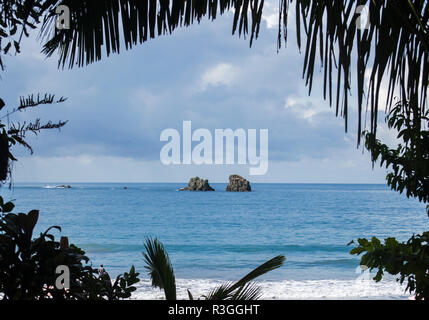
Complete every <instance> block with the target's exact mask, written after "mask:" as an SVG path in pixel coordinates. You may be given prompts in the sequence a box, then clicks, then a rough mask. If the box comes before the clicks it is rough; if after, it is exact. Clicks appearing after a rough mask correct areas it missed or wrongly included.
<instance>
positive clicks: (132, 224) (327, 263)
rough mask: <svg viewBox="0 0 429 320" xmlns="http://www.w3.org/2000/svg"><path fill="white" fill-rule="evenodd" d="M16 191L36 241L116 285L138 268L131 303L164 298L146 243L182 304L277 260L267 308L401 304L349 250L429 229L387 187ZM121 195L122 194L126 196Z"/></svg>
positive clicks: (387, 283)
mask: <svg viewBox="0 0 429 320" xmlns="http://www.w3.org/2000/svg"><path fill="white" fill-rule="evenodd" d="M70 185H71V186H72V188H71V189H57V188H54V186H55V185H53V184H19V183H17V184H15V185H14V187H13V189H12V190H8V189H7V188H5V187H2V188H1V189H0V192H1V195H2V196H3V197H4V198H5V200H10V199H16V200H15V204H16V210H15V211H16V212H17V211H19V212H27V211H28V210H31V209H39V210H40V219H39V224H38V226H37V230H36V232H41V231H43V230H44V229H46V228H47V227H49V226H51V225H60V226H61V227H62V232H61V233H57V236H58V237H59V236H61V235H65V236H68V237H69V239H70V242H72V243H74V244H76V245H78V246H80V247H81V248H83V249H84V250H85V251H86V253H87V255H88V256H89V257H90V258H91V260H92V262H93V265H94V266H95V267H98V265H99V264H104V266H105V268H106V269H107V271H108V272H109V273H110V274H111V275H112V276H115V275H117V274H119V273H122V272H125V271H128V270H129V268H130V266H131V265H135V267H136V269H137V271H139V272H141V278H142V281H141V283H140V284H139V289H138V291H137V293H136V294H135V295H134V298H142V299H143V298H148V299H152V298H161V297H162V293H161V292H160V291H158V290H156V289H152V288H151V287H150V282H149V280H148V276H147V275H146V273H145V270H144V263H143V258H142V254H141V252H142V251H143V242H144V240H145V238H147V237H157V238H159V239H160V240H161V241H162V242H163V243H164V244H165V247H166V249H167V251H168V253H169V255H170V259H171V261H172V263H173V266H174V270H175V274H176V278H177V284H178V289H179V297H181V296H182V297H185V296H186V289H190V290H191V291H192V292H193V293H194V295H198V294H204V293H207V291H209V290H210V289H211V288H212V287H214V286H216V285H218V284H219V283H222V282H224V281H228V280H234V279H238V278H239V277H241V276H243V275H244V274H245V273H247V272H249V271H250V270H251V269H252V268H254V267H256V266H258V265H259V264H261V263H263V262H265V261H266V260H268V259H270V258H272V257H274V256H276V255H279V254H283V255H285V256H286V263H285V265H284V266H283V267H282V268H280V269H278V270H275V271H272V272H270V273H268V274H267V275H265V276H264V277H262V278H261V285H262V287H263V289H264V296H263V297H264V298H266V299H288V298H298V299H300V298H316V299H318V298H347V299H349V298H369V299H371V298H407V296H408V295H406V294H404V288H403V287H400V286H399V285H397V284H396V282H395V281H394V279H393V278H389V279H386V280H384V281H382V282H381V283H378V284H375V283H373V282H372V281H365V279H366V277H365V274H362V273H361V269H360V268H359V258H358V257H356V256H351V255H350V254H349V251H350V249H351V247H350V246H347V243H348V242H349V241H351V240H353V239H357V238H359V237H371V236H377V237H381V238H384V237H388V236H395V237H397V238H399V239H401V240H406V239H408V238H409V237H410V236H411V235H412V234H413V233H419V232H422V231H424V230H427V229H428V218H427V216H426V213H425V205H424V204H422V203H419V202H418V201H416V200H414V199H407V198H406V197H405V196H403V195H399V194H398V193H396V192H393V191H390V190H389V189H388V187H386V186H385V185H357V184H353V185H352V184H350V185H347V184H253V185H252V188H253V191H252V192H250V193H230V192H225V191H224V190H225V187H226V184H216V183H215V184H212V186H213V187H214V188H215V189H216V191H215V192H179V191H177V190H178V189H179V188H180V187H183V186H185V185H186V183H167V184H165V183H141V184H125V183H121V184H105V183H103V184H98V183H91V184H88V183H82V184H79V183H72V184H70ZM124 186H126V187H127V189H124Z"/></svg>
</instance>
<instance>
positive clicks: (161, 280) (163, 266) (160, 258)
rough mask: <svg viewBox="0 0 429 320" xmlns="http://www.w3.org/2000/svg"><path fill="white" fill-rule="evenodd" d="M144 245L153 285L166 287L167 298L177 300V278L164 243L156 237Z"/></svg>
mask: <svg viewBox="0 0 429 320" xmlns="http://www.w3.org/2000/svg"><path fill="white" fill-rule="evenodd" d="M144 247H145V249H146V253H144V252H143V256H144V260H145V262H146V266H145V268H146V269H147V270H148V274H149V275H150V277H151V280H152V286H153V287H157V288H160V289H164V293H165V299H166V300H176V279H175V277H174V270H173V267H172V265H171V262H170V258H169V257H168V254H167V252H166V251H165V249H164V245H163V244H162V243H161V242H160V241H159V240H158V239H156V238H155V239H151V238H148V239H147V240H146V242H145V244H144Z"/></svg>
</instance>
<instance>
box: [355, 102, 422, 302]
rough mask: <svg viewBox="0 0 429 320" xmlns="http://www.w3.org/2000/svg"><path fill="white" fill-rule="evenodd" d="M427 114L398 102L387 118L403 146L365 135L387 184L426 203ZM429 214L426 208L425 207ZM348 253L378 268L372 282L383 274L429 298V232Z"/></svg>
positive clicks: (361, 243) (363, 242) (364, 243)
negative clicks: (391, 276) (385, 172)
mask: <svg viewBox="0 0 429 320" xmlns="http://www.w3.org/2000/svg"><path fill="white" fill-rule="evenodd" d="M428 115H429V112H428V111H426V113H422V112H421V111H420V109H419V108H416V107H415V106H413V105H412V104H410V103H408V102H404V103H397V104H396V106H395V107H394V108H393V109H392V111H391V112H390V113H389V115H388V117H387V123H388V126H389V128H391V129H395V130H396V131H397V132H398V135H397V137H398V139H399V140H402V141H403V143H402V144H399V146H398V147H397V148H396V149H391V148H389V146H387V145H386V144H383V143H382V142H381V141H380V140H378V139H376V138H375V136H374V135H373V134H372V133H369V132H367V133H366V134H365V146H366V148H367V149H368V150H370V151H371V152H372V157H373V161H377V160H379V161H380V164H381V165H382V166H383V165H384V166H386V168H389V169H390V170H391V171H390V172H389V173H388V174H387V184H388V185H389V186H390V187H391V188H392V189H393V190H395V191H399V192H401V193H402V192H403V191H404V190H406V195H407V197H415V198H418V199H419V200H420V201H423V202H425V203H428V202H429V131H428V126H429V118H428ZM426 209H427V213H428V215H429V205H427V206H426ZM350 253H351V254H357V255H359V254H363V256H362V258H361V265H365V266H367V267H369V268H370V269H377V274H376V275H375V277H374V280H376V281H380V280H381V279H382V277H383V275H384V273H385V272H387V273H390V274H392V275H397V276H399V277H398V278H397V280H398V281H399V282H400V283H401V284H402V283H404V282H406V284H407V285H406V290H408V291H409V292H410V293H412V294H415V295H416V299H425V300H427V299H429V232H424V233H422V234H421V235H419V234H418V235H413V236H412V237H411V238H410V239H409V240H408V241H406V242H398V241H397V240H396V239H395V238H392V237H390V238H387V239H385V240H384V243H382V242H381V241H380V240H379V239H377V238H376V237H373V238H372V239H371V240H367V239H358V245H357V247H355V248H353V249H352V250H351V252H350Z"/></svg>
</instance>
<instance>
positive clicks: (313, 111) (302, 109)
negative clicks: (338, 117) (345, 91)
mask: <svg viewBox="0 0 429 320" xmlns="http://www.w3.org/2000/svg"><path fill="white" fill-rule="evenodd" d="M284 108H285V109H286V110H290V111H292V113H293V114H295V115H296V116H297V117H298V118H301V119H304V120H306V121H308V122H313V121H314V120H315V119H316V118H317V116H318V115H320V114H323V113H332V110H331V109H330V108H329V106H328V105H327V103H326V102H325V101H323V100H316V99H315V98H310V97H302V96H296V95H290V96H288V97H287V98H286V101H285V104H284Z"/></svg>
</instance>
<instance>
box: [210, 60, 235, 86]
mask: <svg viewBox="0 0 429 320" xmlns="http://www.w3.org/2000/svg"><path fill="white" fill-rule="evenodd" d="M237 73H238V68H237V67H236V66H233V65H232V64H229V63H218V64H217V65H215V66H214V67H211V68H209V69H208V70H206V71H205V72H204V73H203V75H202V76H201V89H202V90H206V89H207V88H208V87H210V86H213V87H215V86H221V85H225V86H231V85H232V84H233V83H234V80H235V79H236V77H237Z"/></svg>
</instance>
